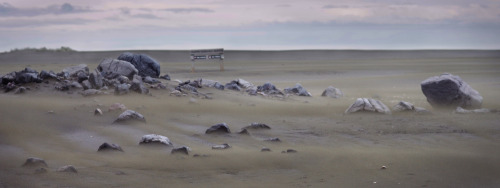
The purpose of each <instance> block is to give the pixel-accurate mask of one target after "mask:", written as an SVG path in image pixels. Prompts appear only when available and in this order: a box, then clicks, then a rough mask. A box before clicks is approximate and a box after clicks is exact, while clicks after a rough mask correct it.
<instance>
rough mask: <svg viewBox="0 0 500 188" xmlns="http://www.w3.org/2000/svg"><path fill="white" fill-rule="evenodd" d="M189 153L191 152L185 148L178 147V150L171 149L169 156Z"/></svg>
mask: <svg viewBox="0 0 500 188" xmlns="http://www.w3.org/2000/svg"><path fill="white" fill-rule="evenodd" d="M189 151H191V149H190V148H189V147H187V146H182V147H179V148H174V149H172V151H171V152H170V153H171V154H184V155H189Z"/></svg>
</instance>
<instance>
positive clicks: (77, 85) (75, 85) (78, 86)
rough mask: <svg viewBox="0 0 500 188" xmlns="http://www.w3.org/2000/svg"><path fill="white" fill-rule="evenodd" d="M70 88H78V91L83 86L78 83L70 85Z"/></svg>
mask: <svg viewBox="0 0 500 188" xmlns="http://www.w3.org/2000/svg"><path fill="white" fill-rule="evenodd" d="M68 86H69V87H70V88H77V89H82V88H83V86H82V85H81V84H79V83H78V82H71V83H70V84H68Z"/></svg>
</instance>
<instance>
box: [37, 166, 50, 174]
mask: <svg viewBox="0 0 500 188" xmlns="http://www.w3.org/2000/svg"><path fill="white" fill-rule="evenodd" d="M45 173H47V169H45V168H43V167H42V168H37V169H35V174H45Z"/></svg>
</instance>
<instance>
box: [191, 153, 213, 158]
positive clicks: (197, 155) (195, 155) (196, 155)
mask: <svg viewBox="0 0 500 188" xmlns="http://www.w3.org/2000/svg"><path fill="white" fill-rule="evenodd" d="M193 157H196V158H198V157H203V158H205V157H210V156H209V155H205V154H203V155H200V154H194V155H193Z"/></svg>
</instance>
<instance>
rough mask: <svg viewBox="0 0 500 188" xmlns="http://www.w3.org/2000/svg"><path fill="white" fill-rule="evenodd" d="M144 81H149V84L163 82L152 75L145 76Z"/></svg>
mask: <svg viewBox="0 0 500 188" xmlns="http://www.w3.org/2000/svg"><path fill="white" fill-rule="evenodd" d="M142 81H144V82H145V83H148V84H157V83H161V82H160V81H159V80H157V79H154V78H151V77H150V76H146V77H145V78H143V79H142Z"/></svg>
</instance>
